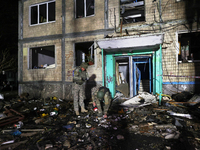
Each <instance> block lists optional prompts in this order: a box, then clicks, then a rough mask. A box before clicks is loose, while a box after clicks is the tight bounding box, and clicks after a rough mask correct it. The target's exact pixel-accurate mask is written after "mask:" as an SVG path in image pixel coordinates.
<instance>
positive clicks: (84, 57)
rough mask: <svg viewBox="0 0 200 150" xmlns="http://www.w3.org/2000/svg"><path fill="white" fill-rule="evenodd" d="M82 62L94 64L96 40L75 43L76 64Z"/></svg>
mask: <svg viewBox="0 0 200 150" xmlns="http://www.w3.org/2000/svg"><path fill="white" fill-rule="evenodd" d="M82 62H86V63H88V65H93V64H94V42H84V43H75V64H76V66H80V64H81V63H82Z"/></svg>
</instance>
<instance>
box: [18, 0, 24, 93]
mask: <svg viewBox="0 0 200 150" xmlns="http://www.w3.org/2000/svg"><path fill="white" fill-rule="evenodd" d="M23 8H24V1H23V0H20V1H18V33H19V34H18V40H19V42H18V58H19V59H18V82H19V84H18V94H19V95H20V94H21V93H22V86H21V84H20V82H22V79H23V43H22V41H21V40H23Z"/></svg>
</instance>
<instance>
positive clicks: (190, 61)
mask: <svg viewBox="0 0 200 150" xmlns="http://www.w3.org/2000/svg"><path fill="white" fill-rule="evenodd" d="M196 32H199V33H200V31H191V32H189V31H186V30H183V31H177V32H176V59H177V62H178V63H199V62H200V59H199V60H194V59H193V60H192V59H189V60H187V62H184V61H183V60H179V53H180V45H179V35H180V34H187V33H196ZM189 52H190V50H189ZM180 55H181V54H180Z"/></svg>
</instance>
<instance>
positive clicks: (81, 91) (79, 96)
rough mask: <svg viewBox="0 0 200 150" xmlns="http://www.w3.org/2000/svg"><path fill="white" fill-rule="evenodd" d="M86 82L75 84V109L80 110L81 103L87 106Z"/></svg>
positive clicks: (82, 105)
mask: <svg viewBox="0 0 200 150" xmlns="http://www.w3.org/2000/svg"><path fill="white" fill-rule="evenodd" d="M84 86H85V84H82V85H79V84H76V83H74V84H73V95H74V111H79V105H80V106H81V107H84V108H85V104H84V99H85V88H84Z"/></svg>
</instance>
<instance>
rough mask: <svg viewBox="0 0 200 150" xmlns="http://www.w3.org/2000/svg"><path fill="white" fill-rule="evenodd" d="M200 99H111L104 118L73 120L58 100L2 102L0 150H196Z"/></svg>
mask: <svg viewBox="0 0 200 150" xmlns="http://www.w3.org/2000/svg"><path fill="white" fill-rule="evenodd" d="M198 99H199V96H198V95H194V96H193V97H191V99H188V101H186V100H184V102H181V101H180V97H178V101H175V100H174V99H170V96H168V97H164V96H163V99H162V105H158V100H157V99H156V96H153V95H151V94H149V93H142V94H141V95H138V96H136V97H134V98H131V99H128V100H127V99H124V98H122V97H118V98H115V99H114V100H113V102H112V105H111V107H110V110H109V115H108V118H106V119H105V118H103V117H97V114H96V113H97V112H95V111H93V106H92V103H91V102H89V104H88V106H87V109H88V110H89V112H88V113H82V114H80V115H79V116H76V115H75V113H74V110H73V102H72V101H67V100H62V99H59V98H57V97H50V98H48V99H35V98H30V97H29V95H28V94H27V93H24V94H23V95H20V97H17V98H13V99H11V100H1V112H0V127H1V128H0V129H1V130H0V131H1V134H0V144H1V147H0V148H1V150H3V149H29V150H36V149H38V150H43V149H49V150H54V149H55V150H57V149H66V150H68V149H69V150H75V149H76V150H77V149H80V150H98V149H101V150H104V149H105V150H108V149H109V150H115V149H130V150H136V149H138V150H150V149H154V150H167V149H174V150H178V149H181V150H189V149H191V150H192V149H194V150H197V149H200V132H199V128H200V122H199V112H200V109H199V102H198Z"/></svg>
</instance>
